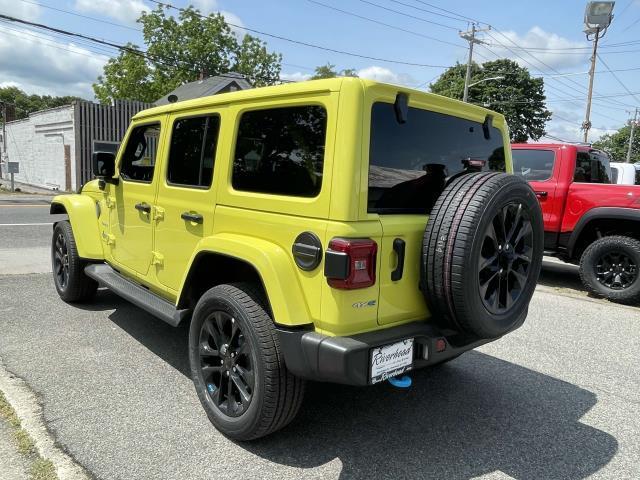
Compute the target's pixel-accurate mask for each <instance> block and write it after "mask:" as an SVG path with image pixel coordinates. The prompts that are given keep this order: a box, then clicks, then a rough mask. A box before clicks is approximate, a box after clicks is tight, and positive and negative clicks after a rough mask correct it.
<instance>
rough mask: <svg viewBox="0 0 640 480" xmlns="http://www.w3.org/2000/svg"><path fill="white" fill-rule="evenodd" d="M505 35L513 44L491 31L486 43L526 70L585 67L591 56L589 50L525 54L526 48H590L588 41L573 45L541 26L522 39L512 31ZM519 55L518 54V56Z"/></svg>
mask: <svg viewBox="0 0 640 480" xmlns="http://www.w3.org/2000/svg"><path fill="white" fill-rule="evenodd" d="M502 33H503V34H504V35H505V36H506V37H507V38H509V40H511V42H510V41H508V40H507V39H505V38H504V37H503V36H502V35H500V34H496V33H493V32H489V34H490V35H491V36H490V37H485V40H486V41H487V43H488V44H489V45H490V47H489V48H490V49H491V50H492V51H494V52H495V53H496V54H498V55H500V56H501V57H506V58H511V59H513V60H515V61H516V62H518V63H519V64H520V65H521V66H523V67H527V68H528V69H529V70H548V67H547V66H545V65H544V64H542V63H541V62H544V63H546V64H547V65H549V66H550V67H553V68H570V67H575V66H577V65H582V64H584V63H585V62H586V61H587V60H588V58H589V55H590V53H589V51H588V49H585V50H572V51H567V50H565V51H562V52H557V51H555V52H554V51H541V50H530V53H527V52H525V51H524V50H523V49H532V48H534V49H560V48H562V49H566V48H585V47H588V45H586V43H585V42H574V41H572V40H569V39H567V38H564V37H561V36H560V35H558V34H556V33H550V32H546V31H544V30H543V29H542V28H540V27H533V28H532V29H531V30H529V31H528V32H527V33H526V34H524V35H522V36H521V35H518V34H517V33H516V32H513V31H507V32H502ZM516 45H517V46H516ZM506 47H509V48H506ZM514 52H515V53H514ZM576 52H578V53H576ZM516 53H517V54H518V55H516ZM534 57H535V58H534ZM536 59H537V60H536ZM525 60H526V61H525ZM528 62H529V63H528ZM532 65H533V66H532Z"/></svg>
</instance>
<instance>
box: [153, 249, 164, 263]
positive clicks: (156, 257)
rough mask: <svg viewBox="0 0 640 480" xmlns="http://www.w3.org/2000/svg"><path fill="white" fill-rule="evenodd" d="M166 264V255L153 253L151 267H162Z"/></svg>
mask: <svg viewBox="0 0 640 480" xmlns="http://www.w3.org/2000/svg"><path fill="white" fill-rule="evenodd" d="M163 264H164V255H162V254H161V253H158V252H151V265H159V266H162V265H163Z"/></svg>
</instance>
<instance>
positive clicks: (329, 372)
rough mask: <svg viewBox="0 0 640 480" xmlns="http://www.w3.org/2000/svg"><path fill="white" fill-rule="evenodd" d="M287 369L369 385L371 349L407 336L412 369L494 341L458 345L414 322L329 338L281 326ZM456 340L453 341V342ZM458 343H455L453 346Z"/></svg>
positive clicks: (430, 327)
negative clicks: (411, 341) (442, 343)
mask: <svg viewBox="0 0 640 480" xmlns="http://www.w3.org/2000/svg"><path fill="white" fill-rule="evenodd" d="M277 331H278V336H279V338H280V346H281V347H282V350H283V354H284V359H285V363H286V365H287V368H288V370H289V371H290V372H291V373H293V374H294V375H296V376H299V377H303V378H307V379H310V380H316V381H324V382H333V383H343V384H348V385H369V384H370V383H371V381H370V372H371V364H370V355H371V353H370V352H371V349H372V348H375V347H379V346H383V345H387V344H390V343H394V342H399V341H401V340H405V339H408V338H413V339H414V349H413V368H414V369H416V368H421V367H426V366H429V365H434V364H437V363H440V362H443V361H445V360H448V359H450V358H453V357H456V356H458V355H460V354H461V353H463V352H466V351H467V350H471V349H473V348H476V347H478V346H480V345H482V344H484V343H487V342H489V341H491V340H476V341H472V342H470V343H463V344H461V345H460V344H455V343H456V342H455V340H454V339H453V338H451V337H449V338H447V337H446V336H445V335H443V334H442V332H441V331H440V330H438V329H437V328H436V327H434V326H433V325H430V324H427V323H425V322H414V323H409V324H405V325H401V326H398V327H392V328H385V329H383V330H376V331H373V332H368V333H362V334H359V335H354V336H351V337H330V336H327V335H322V334H319V333H316V332H313V331H309V330H287V329H284V328H280V327H278V329H277ZM440 339H443V340H444V341H445V342H446V348H445V349H444V351H442V352H437V351H436V342H437V341H438V340H440ZM452 341H453V343H452ZM454 344H455V345H454Z"/></svg>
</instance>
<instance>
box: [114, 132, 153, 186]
mask: <svg viewBox="0 0 640 480" xmlns="http://www.w3.org/2000/svg"><path fill="white" fill-rule="evenodd" d="M159 139H160V124H159V123H151V124H147V125H140V126H138V127H134V129H133V130H132V131H131V135H129V140H128V141H127V145H126V147H125V149H124V153H123V154H122V159H121V161H120V176H121V177H122V178H123V179H124V180H133V181H136V182H145V183H150V182H151V180H153V169H154V167H155V165H156V153H157V151H158V141H159Z"/></svg>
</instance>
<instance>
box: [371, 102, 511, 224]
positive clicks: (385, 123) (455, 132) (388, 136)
mask: <svg viewBox="0 0 640 480" xmlns="http://www.w3.org/2000/svg"><path fill="white" fill-rule="evenodd" d="M487 137H488V138H487ZM488 170H495V171H505V158H504V145H503V138H502V132H501V131H500V130H499V129H497V128H495V127H493V126H491V125H490V123H485V125H484V126H483V124H482V123H479V122H474V121H471V120H466V119H464V118H459V117H453V116H450V115H445V114H442V113H436V112H431V111H428V110H423V109H419V108H409V113H408V115H407V121H406V123H402V124H401V123H399V122H398V121H397V119H396V115H395V111H394V107H393V105H392V104H390V103H382V102H378V103H374V105H373V108H372V110H371V141H370V147H369V197H368V211H369V212H371V213H422V214H424V213H429V211H430V210H431V208H432V207H433V205H434V204H435V201H436V199H437V198H438V196H439V195H440V193H441V192H442V190H443V189H444V187H445V185H446V183H447V181H449V180H450V179H452V177H454V176H455V175H457V174H460V173H462V172H464V171H470V172H471V171H488Z"/></svg>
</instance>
